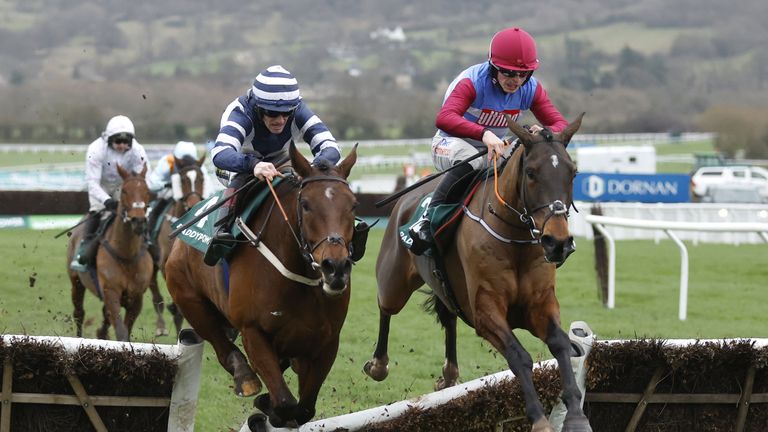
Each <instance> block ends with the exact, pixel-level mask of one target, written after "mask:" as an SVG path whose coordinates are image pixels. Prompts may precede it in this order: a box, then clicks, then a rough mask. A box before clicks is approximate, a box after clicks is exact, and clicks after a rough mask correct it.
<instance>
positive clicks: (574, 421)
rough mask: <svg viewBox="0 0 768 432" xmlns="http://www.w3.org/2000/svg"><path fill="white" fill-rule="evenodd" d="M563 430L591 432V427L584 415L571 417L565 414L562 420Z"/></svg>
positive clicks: (564, 431)
mask: <svg viewBox="0 0 768 432" xmlns="http://www.w3.org/2000/svg"><path fill="white" fill-rule="evenodd" d="M563 432H592V427H591V426H590V425H589V420H588V419H587V417H586V416H583V415H582V416H578V417H577V416H574V417H573V418H568V417H567V416H566V417H565V421H564V422H563Z"/></svg>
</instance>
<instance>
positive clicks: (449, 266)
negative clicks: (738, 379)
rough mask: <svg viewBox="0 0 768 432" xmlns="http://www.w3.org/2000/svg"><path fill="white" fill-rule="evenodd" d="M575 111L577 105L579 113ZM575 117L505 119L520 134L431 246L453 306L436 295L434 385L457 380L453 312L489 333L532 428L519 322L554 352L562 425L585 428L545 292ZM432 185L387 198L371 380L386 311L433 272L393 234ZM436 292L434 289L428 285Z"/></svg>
mask: <svg viewBox="0 0 768 432" xmlns="http://www.w3.org/2000/svg"><path fill="white" fill-rule="evenodd" d="M582 116H583V114H582ZM582 116H579V118H578V119H576V121H574V122H573V123H572V124H570V125H569V126H568V127H567V128H566V129H565V131H563V132H562V133H561V134H552V133H551V132H549V131H542V132H541V133H540V134H536V135H533V134H531V133H529V132H528V131H526V130H525V129H523V128H522V127H520V126H518V125H517V124H515V123H514V122H513V121H511V119H510V118H509V117H507V121H508V123H509V127H510V129H511V130H512V132H513V133H514V134H515V135H517V136H518V138H520V141H521V143H522V145H521V146H519V147H518V148H517V150H516V151H514V153H513V154H512V155H511V157H510V159H509V161H508V162H507V164H506V166H505V167H504V170H503V172H501V173H500V174H499V176H498V179H497V183H498V191H497V192H496V191H495V190H494V189H495V187H494V183H495V180H496V179H495V178H494V176H491V177H489V178H488V179H485V180H483V181H482V182H481V183H480V185H479V186H478V188H477V192H476V193H475V194H474V195H473V196H472V198H471V200H470V201H469V202H468V203H465V207H464V208H463V210H464V215H465V216H466V217H464V218H462V219H461V221H460V222H459V226H458V228H457V229H456V230H457V231H456V234H455V238H454V239H453V241H452V242H450V243H449V244H446V245H443V246H442V247H441V250H440V252H441V255H442V256H443V257H444V260H445V261H444V262H445V266H444V268H445V269H446V272H447V274H446V275H445V276H446V277H447V280H448V281H449V285H450V287H451V288H452V289H453V294H454V298H455V303H456V304H455V305H453V306H454V307H449V306H448V305H447V304H446V303H444V302H442V301H441V300H436V304H435V306H436V308H435V309H436V311H437V313H438V317H439V319H440V322H441V323H442V325H443V326H444V327H445V332H446V337H445V339H446V347H445V355H446V361H445V365H444V367H443V376H442V377H441V378H440V380H439V381H438V388H444V387H448V386H452V385H454V384H456V383H457V382H458V376H459V367H458V364H457V361H456V317H457V314H458V313H461V314H462V316H463V318H464V319H465V320H466V321H467V322H468V324H470V325H471V326H473V327H474V328H475V331H476V332H477V334H478V335H479V336H480V337H482V338H484V339H486V340H487V341H489V342H490V343H491V344H492V345H493V346H494V347H495V348H496V350H498V352H499V353H501V354H502V355H503V356H504V358H505V359H506V361H507V364H508V365H509V368H510V369H511V371H512V372H513V373H514V374H515V376H516V377H517V378H518V379H519V380H520V384H521V388H522V390H523V396H524V398H525V402H526V414H527V416H528V419H529V420H530V421H531V423H533V425H534V427H533V430H534V431H537V432H538V431H552V430H553V429H552V427H551V425H550V424H549V422H548V421H547V419H546V417H545V416H544V410H543V407H542V404H541V402H540V401H539V399H538V396H537V395H536V391H535V389H534V386H533V381H532V365H533V360H532V359H531V356H530V354H528V352H527V351H526V350H525V348H524V347H523V346H522V345H521V344H520V342H519V340H518V339H517V337H515V335H514V333H513V332H512V330H513V329H515V328H524V329H527V330H528V331H530V332H531V334H533V335H534V336H536V337H538V338H539V339H541V340H542V341H544V342H545V343H546V344H547V346H548V347H549V350H550V351H551V352H552V354H553V355H554V356H555V358H556V359H557V362H558V365H559V368H560V374H561V377H562V382H563V396H562V398H563V400H564V402H565V404H566V406H567V408H568V414H567V416H566V420H565V424H564V428H563V431H566V432H573V431H590V430H591V428H590V426H589V422H588V421H587V419H586V417H585V416H584V414H583V412H582V409H581V393H580V391H579V389H578V387H577V386H576V381H575V379H574V375H573V372H572V369H571V363H570V353H571V345H570V341H569V339H568V336H567V335H566V334H565V332H564V331H563V330H562V329H561V327H560V305H559V304H558V301H557V298H556V296H555V268H556V266H559V265H561V264H562V263H563V262H564V261H565V259H566V258H567V257H568V255H569V254H570V253H571V252H573V250H574V243H573V237H572V236H571V235H570V234H569V231H568V210H569V208H570V206H571V205H572V202H573V201H572V189H573V178H574V176H575V175H576V166H575V164H574V163H573V162H572V160H571V158H570V156H569V155H568V153H567V152H566V150H565V147H566V145H567V144H568V142H569V141H570V139H571V137H572V136H573V134H574V133H575V132H576V130H578V128H579V126H580V125H581V118H582ZM431 187H433V186H432V185H429V184H427V185H425V186H422V187H420V188H418V189H416V190H414V191H413V192H411V193H409V194H407V195H405V196H403V197H402V198H401V199H400V200H399V201H398V202H397V204H396V205H395V207H394V208H393V210H392V214H391V217H390V220H389V224H388V225H387V230H386V232H385V234H384V239H383V241H382V244H381V251H380V253H379V257H378V261H377V263H376V280H377V283H378V287H379V290H378V302H379V309H380V321H379V338H378V342H377V345H376V350H375V352H374V353H373V359H372V360H370V361H369V362H368V363H366V365H365V367H364V370H365V372H366V373H367V374H368V375H369V376H371V377H372V378H374V379H376V380H383V379H384V378H386V376H387V373H388V363H389V358H388V355H387V339H388V334H389V326H390V320H391V317H392V315H394V314H397V313H398V312H400V310H401V309H402V308H403V306H405V304H406V302H407V301H408V299H409V298H410V296H411V294H413V292H414V291H416V290H417V289H418V288H419V287H421V286H422V285H423V284H424V283H425V281H429V280H434V277H432V276H431V274H430V273H429V269H431V268H434V267H431V266H430V265H429V262H428V260H431V258H430V257H424V256H415V255H413V254H411V253H410V252H409V251H408V249H406V248H405V247H404V246H403V245H402V243H401V241H400V238H399V236H398V227H400V226H401V225H403V224H405V223H406V222H408V221H409V220H410V218H411V217H412V215H413V214H414V212H415V211H421V210H417V205H418V203H419V201H420V199H421V198H422V197H423V196H424V195H425V194H427V193H428V192H429V191H430V190H431ZM435 291H437V290H435Z"/></svg>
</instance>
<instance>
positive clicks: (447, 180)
mask: <svg viewBox="0 0 768 432" xmlns="http://www.w3.org/2000/svg"><path fill="white" fill-rule="evenodd" d="M472 169H473V168H472V166H471V165H470V164H467V163H465V164H461V165H460V166H458V167H456V168H453V169H452V170H451V171H448V172H447V173H446V174H445V175H443V178H442V179H440V183H439V184H438V185H437V188H435V191H434V192H433V193H432V200H431V201H430V202H429V206H428V207H427V209H426V210H424V213H423V214H422V215H421V217H420V218H419V220H417V221H416V223H414V224H413V225H411V227H410V228H409V229H408V235H410V236H411V240H413V243H412V244H411V248H410V251H411V252H412V253H413V254H414V255H421V254H423V253H424V252H425V251H426V250H427V249H429V248H430V247H432V245H433V244H434V243H435V239H434V238H433V237H432V224H431V223H430V220H431V219H432V213H434V212H435V209H436V208H437V206H439V205H440V204H442V203H444V202H445V198H446V197H447V196H448V191H449V190H450V189H451V186H453V184H454V183H456V182H457V181H458V180H459V179H461V178H462V177H464V176H465V175H467V174H469V173H470V172H471V171H472Z"/></svg>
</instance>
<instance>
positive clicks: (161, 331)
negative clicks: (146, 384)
mask: <svg viewBox="0 0 768 432" xmlns="http://www.w3.org/2000/svg"><path fill="white" fill-rule="evenodd" d="M204 162H205V155H203V156H201V157H200V159H194V158H193V157H192V156H189V157H185V158H183V159H179V158H176V157H174V162H173V166H174V170H175V172H174V173H173V174H172V175H171V188H172V191H173V202H172V203H171V204H170V208H169V209H168V211H167V212H166V213H165V215H164V217H163V220H162V221H161V222H160V229H159V231H158V233H157V242H156V246H155V248H153V249H152V254H153V257H152V258H153V261H154V264H155V265H154V267H153V269H152V278H151V279H150V283H149V290H150V292H152V304H153V305H154V307H155V312H156V313H157V320H156V321H155V336H162V335H167V334H168V330H167V329H166V327H165V320H164V319H163V312H164V309H165V300H164V299H163V295H162V294H161V293H160V287H159V285H158V284H157V272H158V271H160V272H162V274H163V279H165V262H166V261H167V260H168V255H169V254H170V253H171V246H172V245H173V241H174V239H173V238H171V237H170V234H171V231H173V230H172V228H171V224H172V223H173V222H175V220H176V219H178V218H179V217H180V216H181V215H183V214H184V213H186V212H187V211H189V209H191V208H192V207H193V206H194V205H195V204H197V203H199V202H200V201H201V200H202V199H203V185H204V179H205V176H204V174H203V170H202V169H201V168H200V167H202V166H203V163H204ZM157 210H161V209H157ZM150 229H151V227H150ZM168 310H170V311H171V314H173V323H174V325H175V327H176V334H177V335H178V334H179V331H181V325H182V322H183V321H184V317H183V316H182V315H181V312H179V311H178V309H177V308H176V307H175V305H173V304H171V305H169V306H168Z"/></svg>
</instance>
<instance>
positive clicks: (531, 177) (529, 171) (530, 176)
mask: <svg viewBox="0 0 768 432" xmlns="http://www.w3.org/2000/svg"><path fill="white" fill-rule="evenodd" d="M525 175H526V176H527V177H528V179H529V180H533V178H534V175H533V170H532V169H530V168H529V169H527V170H525Z"/></svg>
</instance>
